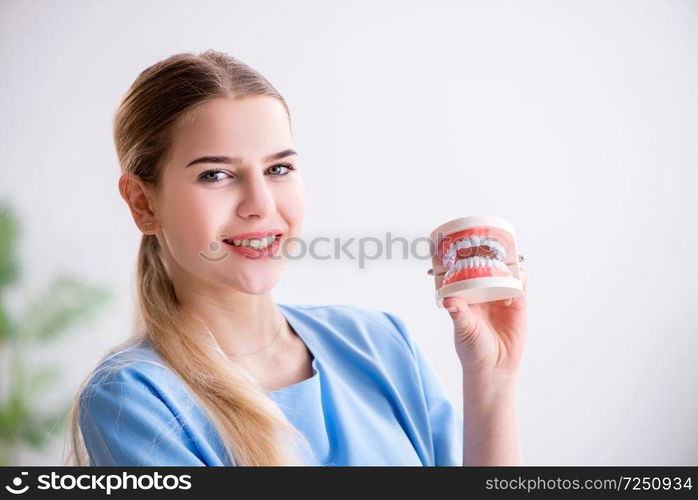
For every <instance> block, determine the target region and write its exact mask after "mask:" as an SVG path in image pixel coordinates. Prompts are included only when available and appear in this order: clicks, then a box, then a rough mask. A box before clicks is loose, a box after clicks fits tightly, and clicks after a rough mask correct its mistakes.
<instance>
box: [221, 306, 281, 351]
mask: <svg viewBox="0 0 698 500" xmlns="http://www.w3.org/2000/svg"><path fill="white" fill-rule="evenodd" d="M282 326H284V319H283V315H282V316H281V321H280V322H279V328H278V329H277V330H276V333H275V334H274V338H273V339H271V342H269V343H268V344H267V345H265V346H264V347H262V348H261V349H257V350H256V351H252V352H243V353H242V354H230V356H234V357H236V358H241V357H243V356H250V355H252V354H256V353H258V352H260V351H263V350H264V349H267V348H268V347H270V346H271V345H272V344H273V343H274V342H276V339H277V338H278V337H279V332H281V327H282Z"/></svg>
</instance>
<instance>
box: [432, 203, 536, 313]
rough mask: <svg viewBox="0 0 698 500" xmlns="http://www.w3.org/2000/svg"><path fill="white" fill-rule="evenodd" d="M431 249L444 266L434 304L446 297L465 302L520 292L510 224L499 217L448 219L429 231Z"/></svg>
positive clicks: (505, 297) (475, 301) (516, 254)
mask: <svg viewBox="0 0 698 500" xmlns="http://www.w3.org/2000/svg"><path fill="white" fill-rule="evenodd" d="M430 239H431V241H432V245H434V246H433V247H432V248H433V249H434V250H433V251H436V258H437V260H438V262H441V263H442V264H443V266H444V268H445V274H443V275H442V276H443V282H442V283H441V287H440V288H439V289H438V290H437V291H436V305H437V306H438V307H443V299H445V298H446V297H453V296H456V297H462V298H463V299H465V300H466V302H467V303H468V304H477V303H479V302H489V301H493V300H503V299H508V298H512V297H521V296H523V288H522V285H521V280H520V277H519V260H518V253H517V249H516V237H515V235H514V228H513V226H512V225H511V224H510V223H509V222H507V221H505V220H503V219H500V218H499V217H493V216H471V217H461V218H459V219H453V220H451V221H448V222H446V223H444V224H442V225H440V226H439V227H437V228H436V229H434V230H433V231H432V232H431V236H430Z"/></svg>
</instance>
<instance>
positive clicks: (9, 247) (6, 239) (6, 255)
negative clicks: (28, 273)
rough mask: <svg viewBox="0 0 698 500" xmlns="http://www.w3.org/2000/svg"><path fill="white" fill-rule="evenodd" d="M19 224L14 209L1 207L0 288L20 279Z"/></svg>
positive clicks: (7, 206) (5, 205) (6, 206)
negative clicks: (18, 261)
mask: <svg viewBox="0 0 698 500" xmlns="http://www.w3.org/2000/svg"><path fill="white" fill-rule="evenodd" d="M18 234H19V222H18V219H17V216H16V215H15V213H14V211H13V210H12V208H10V206H9V205H7V204H6V203H3V204H2V205H0V288H5V287H7V285H9V284H11V283H14V282H15V281H16V280H17V278H18V277H19V265H18V263H17V260H16V256H15V248H16V245H17V235H18Z"/></svg>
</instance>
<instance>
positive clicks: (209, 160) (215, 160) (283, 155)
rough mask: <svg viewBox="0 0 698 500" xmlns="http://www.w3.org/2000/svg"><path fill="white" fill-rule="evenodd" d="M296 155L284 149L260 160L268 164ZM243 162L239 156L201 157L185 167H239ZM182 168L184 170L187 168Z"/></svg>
mask: <svg viewBox="0 0 698 500" xmlns="http://www.w3.org/2000/svg"><path fill="white" fill-rule="evenodd" d="M291 155H298V153H296V151H294V150H293V149H284V150H283V151H279V152H278V153H274V154H271V155H269V156H267V157H265V158H263V159H262V161H263V162H264V163H269V162H270V161H274V160H280V159H281V158H286V157H287V156H291ZM243 161H244V160H243V159H242V158H241V157H239V156H233V157H232V158H231V157H230V156H202V157H201V158H197V159H196V160H193V161H191V162H189V164H187V167H190V166H191V165H194V164H195V163H225V164H227V165H240V164H241V163H242V162H243ZM187 167H184V168H187Z"/></svg>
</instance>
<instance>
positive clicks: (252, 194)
mask: <svg viewBox="0 0 698 500" xmlns="http://www.w3.org/2000/svg"><path fill="white" fill-rule="evenodd" d="M274 208H275V205H274V198H273V196H272V193H271V192H270V190H269V187H268V186H267V185H266V182H265V180H264V176H263V175H261V174H260V175H255V176H252V177H248V178H247V179H245V181H244V183H243V188H242V200H241V201H240V204H239V205H238V209H237V211H238V215H239V216H240V217H243V218H248V217H254V216H257V217H260V218H263V217H265V216H267V215H268V214H269V213H271V212H273V211H274Z"/></svg>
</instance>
